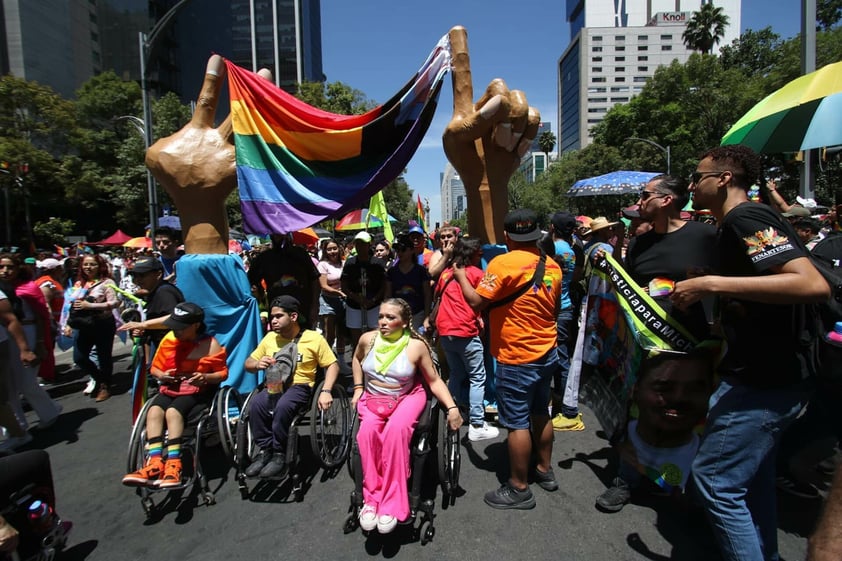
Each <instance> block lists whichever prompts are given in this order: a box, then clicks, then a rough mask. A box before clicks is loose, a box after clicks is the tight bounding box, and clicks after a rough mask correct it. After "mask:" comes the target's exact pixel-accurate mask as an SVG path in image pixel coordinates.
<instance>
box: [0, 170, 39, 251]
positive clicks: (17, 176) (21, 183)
mask: <svg viewBox="0 0 842 561" xmlns="http://www.w3.org/2000/svg"><path fill="white" fill-rule="evenodd" d="M13 172H14V173H13ZM0 173H4V174H6V175H14V182H15V185H17V186H18V187H20V189H21V193H22V194H23V205H24V208H23V210H24V221H25V222H26V235H27V236H28V237H29V243H30V245H33V244H34V241H35V238H34V237H33V236H32V220H31V216H30V214H29V187H28V186H27V185H26V181H25V180H24V177H25V176H26V174H28V173H29V164H28V163H26V162H23V163H19V164H16V165H9V163H8V162H5V161H4V162H0ZM3 199H4V204H5V213H6V246H11V245H12V221H11V213H10V207H9V204H10V203H9V182H8V181H6V182H4V184H3Z"/></svg>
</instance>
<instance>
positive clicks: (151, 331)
mask: <svg viewBox="0 0 842 561" xmlns="http://www.w3.org/2000/svg"><path fill="white" fill-rule="evenodd" d="M129 274H130V275H131V276H132V281H133V282H134V283H135V284H136V285H137V286H138V287H139V288H140V289H142V290H144V291H145V292H146V293H147V294H148V295H147V296H146V320H145V321H142V322H127V323H125V324H123V325H122V326H121V327H120V331H129V330H131V331H132V336H142V337H143V338H144V343H152V344H153V345H154V348H157V347H158V343H160V342H161V339H163V338H164V335H166V334H167V331H169V328H167V327H166V326H165V325H164V321H163V320H164V319H166V318H167V317H169V315H170V314H171V313H172V311H173V308H175V306H176V304H179V303H181V302H184V295H183V294H182V293H181V291H180V290H179V289H178V288H176V287H175V286H174V285H172V284H170V283H169V282H167V281H165V280H164V274H165V270H164V266H163V265H162V264H161V262H160V261H159V260H158V259H155V258H154V257H141V258H140V259H138V260H137V261H136V262H135V264H134V267H133V268H132V270H131V271H129Z"/></svg>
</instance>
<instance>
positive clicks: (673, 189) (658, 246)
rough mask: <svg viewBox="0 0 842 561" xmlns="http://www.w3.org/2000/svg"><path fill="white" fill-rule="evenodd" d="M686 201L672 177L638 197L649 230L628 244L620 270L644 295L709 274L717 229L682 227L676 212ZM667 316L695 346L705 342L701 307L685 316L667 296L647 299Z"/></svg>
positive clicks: (706, 326) (688, 224)
mask: <svg viewBox="0 0 842 561" xmlns="http://www.w3.org/2000/svg"><path fill="white" fill-rule="evenodd" d="M689 200H690V195H689V194H688V192H687V184H686V183H685V182H684V181H683V180H681V179H678V178H676V177H672V176H669V175H658V176H655V177H653V178H652V179H650V180H649V182H648V183H647V184H646V185H645V186H644V187H643V189H642V190H641V191H640V198H639V200H638V205H639V206H638V212H639V213H640V217H641V219H642V220H646V221H647V222H650V223H651V224H652V229H651V230H650V231H649V232H647V233H645V234H643V235H641V236H635V237H633V238H632V239H631V241H630V242H629V247H628V250H627V251H626V256H625V261H624V264H625V268H626V270H627V271H628V272H629V274H630V275H631V277H632V279H633V280H634V281H635V282H636V283H637V284H638V285H640V286H641V287H643V289H644V290H648V287H649V285H650V283H656V284H659V285H663V284H664V282H662V281H666V283H667V284H675V283H676V282H679V281H682V280H685V279H686V278H688V276H691V275H699V274H707V273H710V272H711V271H712V269H713V266H714V261H715V258H716V256H715V253H714V248H715V246H716V228H715V227H714V226H711V225H710V224H705V223H704V222H696V221H686V220H683V219H682V218H681V209H682V208H684V205H686V204H687V201H689ZM652 296H653V299H654V300H655V302H656V303H657V304H658V305H659V306H661V308H663V310H664V312H666V314H667V315H669V316H671V317H672V318H673V319H675V320H676V321H677V322H678V323H679V324H680V325H682V326H684V327H685V328H686V329H688V330H689V331H690V333H691V334H692V335H693V336H694V337H695V338H696V339H697V340H698V341H702V340H704V339H706V338H708V337H709V336H710V326H709V322H708V319H707V314H706V313H705V308H704V306H703V305H702V302H701V301H699V302H696V303H695V304H693V305H692V306H691V307H690V308H688V309H687V310H681V309H677V308H675V307H674V306H673V305H672V302H671V301H670V299H669V294H659V295H652Z"/></svg>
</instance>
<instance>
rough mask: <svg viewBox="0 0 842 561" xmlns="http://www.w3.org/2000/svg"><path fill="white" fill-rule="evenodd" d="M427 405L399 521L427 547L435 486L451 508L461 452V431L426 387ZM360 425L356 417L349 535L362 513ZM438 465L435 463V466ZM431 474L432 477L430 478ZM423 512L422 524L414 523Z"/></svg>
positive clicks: (431, 533)
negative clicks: (405, 514) (403, 513)
mask: <svg viewBox="0 0 842 561" xmlns="http://www.w3.org/2000/svg"><path fill="white" fill-rule="evenodd" d="M424 388H425V390H426V392H427V402H426V404H425V406H424V410H423V411H422V412H421V416H420V417H419V418H418V423H417V424H416V425H415V430H414V432H413V434H412V439H411V441H410V458H409V461H410V467H411V475H410V478H409V481H408V482H407V485H409V512H410V514H409V518H408V519H407V520H405V521H402V522H398V524H399V526H400V525H404V526H411V528H412V539H413V541H416V540H420V541H421V545H426V544H427V543H429V542H431V541H432V540H433V537H434V536H435V533H436V528H435V524H434V519H435V516H436V515H435V512H434V511H435V500H436V487H437V486H439V485H440V486H441V491H442V504H443V505H444V506H445V507H447V506H452V505H453V504H454V503H455V500H456V496H457V494H458V493H459V470H460V467H461V463H462V452H461V448H460V444H459V431H458V430H455V431H454V430H451V429H450V427H449V426H448V424H447V411H445V409H444V408H443V407H441V406H440V404H439V403H438V400H437V399H436V398H435V397H434V396H433V394H432V393H431V392H430V389H429V388H428V387H427V385H426V384H424ZM359 427H360V423H359V419H358V418H357V416H356V415H355V416H354V430H353V435H354V438H353V444H352V449H351V455H350V457H349V459H348V472H349V473H350V475H351V478H352V479H353V480H354V490H353V491H352V492H351V506H350V509H349V514H348V517H347V518H346V519H345V524H344V526H343V531H344V533H346V534H349V533H351V532H353V531H354V530H356V529H357V528H358V527H359V525H360V511H361V510H362V507H363V478H362V461H361V458H360V450H359V446H358V445H357V432H358V431H359ZM433 462H435V464H433ZM431 474H432V475H431ZM419 513H420V523H419V525H418V527H417V528H416V527H415V522H416V520H417V519H418V516H419Z"/></svg>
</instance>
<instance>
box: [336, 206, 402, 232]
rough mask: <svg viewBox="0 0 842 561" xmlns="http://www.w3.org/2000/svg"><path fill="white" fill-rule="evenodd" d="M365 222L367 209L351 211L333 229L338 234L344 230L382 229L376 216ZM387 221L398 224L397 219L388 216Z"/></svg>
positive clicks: (380, 222)
mask: <svg viewBox="0 0 842 561" xmlns="http://www.w3.org/2000/svg"><path fill="white" fill-rule="evenodd" d="M366 220H368V209H367V208H363V209H359V210H352V211H351V212H349V213H348V214H346V215H345V216H343V217H342V218H341V219H340V220H339V222H337V223H336V227H335V228H334V229H335V230H336V231H338V232H344V231H346V230H365V229H366V228H382V227H383V222H382V221H381V220H380V219H379V218H377V217H376V216H372V217H371V220H370V221H368V222H366ZM389 221H390V222H398V219H397V218H395V217H394V216H392V215H391V214H390V215H389Z"/></svg>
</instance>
